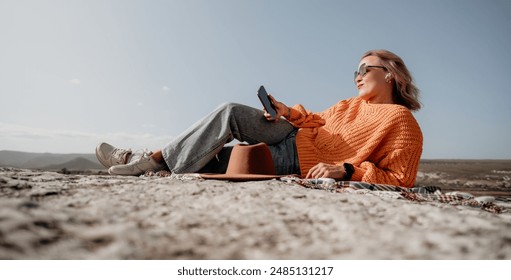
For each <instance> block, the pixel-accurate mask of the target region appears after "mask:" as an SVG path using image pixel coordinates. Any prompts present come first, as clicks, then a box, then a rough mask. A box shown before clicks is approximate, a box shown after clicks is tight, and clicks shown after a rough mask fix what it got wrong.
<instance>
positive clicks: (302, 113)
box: [288, 101, 345, 128]
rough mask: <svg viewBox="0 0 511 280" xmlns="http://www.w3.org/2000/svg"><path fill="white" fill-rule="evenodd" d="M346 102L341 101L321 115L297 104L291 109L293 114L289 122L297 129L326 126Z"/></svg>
mask: <svg viewBox="0 0 511 280" xmlns="http://www.w3.org/2000/svg"><path fill="white" fill-rule="evenodd" d="M344 102H345V101H340V102H338V103H337V104H335V105H333V106H332V107H330V108H328V109H326V110H325V111H323V112H321V113H312V112H311V111H309V110H306V109H305V108H304V107H303V106H302V105H301V104H297V105H295V106H293V107H292V108H290V109H291V114H290V117H289V119H288V121H289V122H290V123H291V124H292V125H293V126H294V127H296V128H314V127H321V126H323V125H325V123H326V120H327V119H329V118H330V117H331V116H332V115H333V114H334V113H335V111H336V110H338V109H339V106H340V105H342V104H344Z"/></svg>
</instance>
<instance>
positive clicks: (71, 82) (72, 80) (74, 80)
mask: <svg viewBox="0 0 511 280" xmlns="http://www.w3.org/2000/svg"><path fill="white" fill-rule="evenodd" d="M69 83H70V84H73V85H79V84H80V83H81V82H80V80H79V79H76V78H74V79H71V80H69Z"/></svg>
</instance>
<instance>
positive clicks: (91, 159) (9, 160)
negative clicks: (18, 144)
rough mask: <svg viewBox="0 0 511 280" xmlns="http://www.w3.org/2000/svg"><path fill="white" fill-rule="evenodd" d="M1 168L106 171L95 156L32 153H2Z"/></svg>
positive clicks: (3, 151)
mask: <svg viewBox="0 0 511 280" xmlns="http://www.w3.org/2000/svg"><path fill="white" fill-rule="evenodd" d="M0 167H16V168H27V169H42V170H56V169H62V168H66V169H68V170H87V169H104V167H103V166H102V165H101V164H100V163H99V162H98V160H97V159H96V155H95V154H80V153H73V154H56V153H30V152H19V151H8V150H2V151H0Z"/></svg>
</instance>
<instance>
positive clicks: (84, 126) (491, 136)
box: [0, 0, 511, 159]
mask: <svg viewBox="0 0 511 280" xmlns="http://www.w3.org/2000/svg"><path fill="white" fill-rule="evenodd" d="M510 26H511V1H505V0H502V1H495V0H485V1H483V0H481V1H469V0H467V1H463V0H458V1H446V0H441V1H415V0H411V1H392V0H389V1H363V0H362V1H340V0H339V1H326V0H319V1H304V0H301V1H300V0H297V1H281V0H261V1H243V0H238V1H234V0H231V1H226V0H224V1H220V0H218V1H205V0H204V1H198V0H188V1H153V0H146V1H120V0H119V1H108V0H105V1H99V0H97V1H96V0H92V1H72V0H70V1H64V0H62V1H50V0H41V1H28V0H27V1H23V0H21V1H19V0H16V1H15V0H0V40H1V43H0V102H1V104H2V106H1V107H2V109H1V110H0V150H19V151H30V152H58V153H70V152H83V153H92V152H93V151H94V147H95V146H96V144H97V143H98V142H100V141H108V142H111V143H112V144H114V145H118V146H122V147H132V148H134V149H136V148H144V147H147V148H151V149H154V148H160V147H162V146H163V145H164V144H165V143H166V142H168V141H169V140H170V139H171V138H172V137H174V136H176V135H178V134H179V133H180V132H181V131H183V130H184V129H185V128H187V127H188V126H190V125H191V124H193V123H194V122H195V121H197V120H198V119H199V118H201V117H203V116H204V115H205V114H207V113H208V112H210V111H211V110H213V109H214V108H215V107H217V106H218V105H219V104H221V103H223V102H230V101H232V102H239V103H243V104H247V105H251V106H254V107H257V108H260V107H261V105H260V104H259V101H258V99H257V97H256V95H255V94H256V91H257V89H258V87H259V85H261V84H263V85H265V87H266V89H267V90H268V91H269V92H271V93H272V94H273V95H274V96H275V97H276V98H277V99H278V100H280V101H282V102H284V103H286V104H287V105H294V104H296V103H301V104H303V105H304V106H305V107H306V108H308V109H309V110H312V111H322V110H324V109H326V108H328V107H329V106H331V105H332V104H334V103H335V102H337V101H338V100H340V99H345V98H349V97H351V96H355V95H356V94H357V91H356V88H355V86H354V83H353V71H355V68H356V67H357V65H358V62H359V59H360V56H361V55H362V54H363V53H364V52H365V51H367V50H370V49H388V50H391V51H393V52H395V53H396V54H398V55H400V56H401V57H402V58H403V59H404V61H405V63H406V64H407V65H408V67H409V69H410V70H411V72H412V74H413V75H414V77H415V80H416V83H417V85H418V87H419V88H420V89H421V101H422V103H423V109H422V110H420V111H419V112H417V113H415V116H416V118H417V120H418V121H419V123H420V125H421V128H422V130H423V134H424V152H423V158H429V159H432V158H462V159H469V158H473V159H481V158H495V159H503V158H504V159H509V158H511V147H510V143H511V110H510V109H509V108H510V105H509V104H511V92H510V89H511V78H510V75H511V52H510V51H509V47H510V46H511V28H510Z"/></svg>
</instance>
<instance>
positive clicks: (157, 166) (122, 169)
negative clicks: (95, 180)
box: [108, 153, 165, 176]
mask: <svg viewBox="0 0 511 280" xmlns="http://www.w3.org/2000/svg"><path fill="white" fill-rule="evenodd" d="M163 167H165V164H164V163H159V162H156V161H155V160H154V159H153V158H152V157H151V154H150V153H149V154H147V153H144V154H143V155H142V156H141V157H140V158H139V159H136V160H132V161H131V162H130V163H128V164H121V165H114V166H112V167H110V168H109V169H108V173H110V174H111V175H124V176H130V175H132V176H138V175H142V174H144V173H145V172H146V171H148V170H153V171H155V172H156V171H160V170H161V169H162V168H163Z"/></svg>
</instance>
